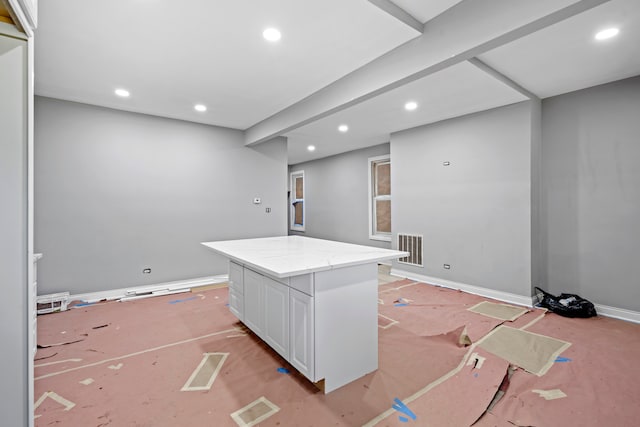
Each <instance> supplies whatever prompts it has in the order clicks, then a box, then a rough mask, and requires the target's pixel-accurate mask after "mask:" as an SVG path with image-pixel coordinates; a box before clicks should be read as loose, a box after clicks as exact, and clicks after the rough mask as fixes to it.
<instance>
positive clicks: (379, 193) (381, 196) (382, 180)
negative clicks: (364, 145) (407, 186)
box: [369, 155, 391, 241]
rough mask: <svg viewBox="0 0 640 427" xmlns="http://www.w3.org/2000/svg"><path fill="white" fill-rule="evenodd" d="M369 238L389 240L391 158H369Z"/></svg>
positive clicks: (387, 156)
mask: <svg viewBox="0 0 640 427" xmlns="http://www.w3.org/2000/svg"><path fill="white" fill-rule="evenodd" d="M369 238H370V239H373V240H385V241H391V158H390V157H389V155H386V156H379V157H371V158H370V159H369Z"/></svg>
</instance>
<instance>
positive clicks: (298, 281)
mask: <svg viewBox="0 0 640 427" xmlns="http://www.w3.org/2000/svg"><path fill="white" fill-rule="evenodd" d="M289 287H291V288H293V289H296V290H298V291H300V292H302V293H304V294H307V295H309V296H310V297H312V296H314V294H315V289H314V286H313V274H303V275H301V276H292V277H290V278H289Z"/></svg>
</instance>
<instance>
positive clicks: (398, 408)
mask: <svg viewBox="0 0 640 427" xmlns="http://www.w3.org/2000/svg"><path fill="white" fill-rule="evenodd" d="M393 401H394V402H395V403H394V404H393V405H392V406H391V407H392V408H393V409H395V410H396V411H398V412H402V413H403V414H405V415H407V416H408V417H410V418H411V419H412V420H415V419H416V418H417V417H416V414H414V413H413V412H411V409H409V408H408V407H407V405H405V404H404V403H402V401H401V400H400V399H398V398H397V397H396V398H395V399H393ZM407 421H408V420H407Z"/></svg>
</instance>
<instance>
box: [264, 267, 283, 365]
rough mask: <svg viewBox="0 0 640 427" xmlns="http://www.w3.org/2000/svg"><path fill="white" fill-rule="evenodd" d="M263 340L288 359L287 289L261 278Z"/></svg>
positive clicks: (268, 279) (277, 283) (270, 280)
mask: <svg viewBox="0 0 640 427" xmlns="http://www.w3.org/2000/svg"><path fill="white" fill-rule="evenodd" d="M263 283H264V286H263V289H264V340H265V341H266V342H267V344H269V345H270V346H271V348H273V349H274V350H275V351H277V352H278V353H279V354H280V356H282V357H284V358H285V359H287V360H288V359H289V287H288V286H286V285H284V284H282V283H279V282H276V281H275V280H273V279H270V278H269V277H265V276H263Z"/></svg>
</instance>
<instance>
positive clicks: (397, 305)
mask: <svg viewBox="0 0 640 427" xmlns="http://www.w3.org/2000/svg"><path fill="white" fill-rule="evenodd" d="M394 305H395V306H396V307H406V306H408V305H409V304H405V303H400V304H394Z"/></svg>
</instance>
